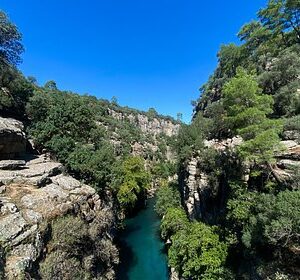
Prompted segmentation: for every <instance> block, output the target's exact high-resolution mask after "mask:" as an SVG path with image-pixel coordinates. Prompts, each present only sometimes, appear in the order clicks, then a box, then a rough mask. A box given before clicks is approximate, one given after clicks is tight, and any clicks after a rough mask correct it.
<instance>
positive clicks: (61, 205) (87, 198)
mask: <svg viewBox="0 0 300 280" xmlns="http://www.w3.org/2000/svg"><path fill="white" fill-rule="evenodd" d="M1 121H2V122H1V124H2V127H4V125H3V123H5V128H4V129H3V128H2V130H1V131H2V134H0V143H4V144H5V145H2V147H3V149H2V150H1V151H2V155H3V154H5V158H7V157H13V156H15V155H16V154H18V155H19V156H21V154H22V153H23V152H24V151H25V141H26V139H25V136H24V132H23V126H22V125H21V123H19V122H17V121H14V120H12V119H8V120H7V119H6V120H4V121H3V119H1ZM7 139H9V141H8V142H6V140H7ZM69 214H70V215H73V216H77V217H80V218H81V219H82V220H83V221H84V222H85V223H86V224H87V225H88V226H89V227H90V225H92V224H93V223H96V222H97V223H99V222H100V224H101V225H103V226H101V228H102V229H101V233H100V234H99V236H98V237H97V238H99V240H100V242H102V243H103V244H104V243H105V244H111V245H109V246H110V247H111V248H113V247H114V245H113V244H112V237H113V234H112V229H113V228H114V223H115V214H114V213H113V211H112V203H111V202H110V201H105V202H104V201H103V200H102V199H100V197H99V195H98V194H97V193H96V191H95V189H94V188H92V187H90V186H88V185H86V184H83V183H82V182H80V181H78V180H76V179H75V178H73V177H71V176H69V175H68V174H65V173H64V168H63V166H62V164H60V163H59V162H55V161H53V160H51V159H50V157H49V155H47V154H42V155H23V156H22V157H20V159H18V160H12V159H10V160H7V159H6V160H0V264H2V267H1V268H3V269H1V268H0V277H1V273H4V274H5V279H8V280H10V279H11V280H12V279H23V278H24V277H25V274H26V275H27V276H28V275H29V277H30V275H32V274H33V275H36V274H37V271H36V270H35V269H36V267H37V266H38V263H39V261H41V260H42V259H43V257H44V256H45V255H46V254H47V242H48V236H47V235H48V232H47V231H48V228H49V227H50V225H51V221H53V220H55V219H57V218H60V217H64V216H66V215H69ZM94 221H95V222H94ZM91 232H92V230H91ZM113 249H114V253H115V252H117V249H116V248H115V247H114V248H113ZM105 254H106V255H107V254H108V252H106V253H105ZM89 257H90V258H92V259H96V258H94V256H92V255H90V256H89ZM117 262H118V257H117V255H115V256H114V260H113V261H111V260H110V261H109V262H108V263H106V264H105V266H104V267H105V269H106V271H102V272H101V273H102V274H101V275H103V277H104V275H106V274H107V275H110V278H107V279H111V278H113V275H114V271H113V268H112V267H113V265H114V263H117ZM2 270H4V271H2ZM103 279H106V278H105V277H104V278H103Z"/></svg>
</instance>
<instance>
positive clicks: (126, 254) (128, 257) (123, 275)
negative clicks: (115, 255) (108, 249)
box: [116, 241, 137, 280]
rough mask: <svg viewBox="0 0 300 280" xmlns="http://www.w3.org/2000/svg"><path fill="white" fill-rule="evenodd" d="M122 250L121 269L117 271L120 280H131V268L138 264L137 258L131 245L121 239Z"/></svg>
mask: <svg viewBox="0 0 300 280" xmlns="http://www.w3.org/2000/svg"><path fill="white" fill-rule="evenodd" d="M119 246H120V248H122V249H121V251H120V260H121V263H120V265H119V269H118V271H117V275H116V276H117V279H118V280H130V278H129V274H128V273H129V269H130V267H132V266H135V265H136V264H137V258H136V257H135V255H134V254H133V251H132V249H131V247H130V246H128V245H127V244H126V242H125V241H119Z"/></svg>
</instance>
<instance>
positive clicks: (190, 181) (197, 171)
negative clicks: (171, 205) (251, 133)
mask: <svg viewBox="0 0 300 280" xmlns="http://www.w3.org/2000/svg"><path fill="white" fill-rule="evenodd" d="M241 143H242V139H241V138H240V137H235V138H232V139H227V140H223V141H218V140H210V141H205V142H204V145H205V146H206V147H207V148H213V149H215V150H217V151H218V152H219V153H223V154H225V155H230V154H231V153H232V151H233V150H234V149H235V147H236V146H238V145H240V144H241ZM200 162H201V155H200V154H198V153H195V155H194V156H193V157H192V158H190V160H189V161H188V162H187V163H186V166H185V170H184V172H183V176H182V177H183V178H182V180H181V189H182V194H183V200H184V205H185V207H186V210H187V213H188V215H189V217H190V218H191V219H198V220H206V221H207V222H211V221H212V220H213V219H214V216H217V215H216V213H215V209H214V207H216V208H218V207H217V206H218V204H219V202H216V200H218V193H220V192H222V186H221V185H220V186H218V188H217V190H215V189H213V187H212V185H211V183H210V180H209V175H210V174H208V173H207V172H206V171H204V170H202V168H201V165H200V164H199V163H200Z"/></svg>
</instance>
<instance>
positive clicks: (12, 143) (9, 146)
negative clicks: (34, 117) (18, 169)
mask: <svg viewBox="0 0 300 280" xmlns="http://www.w3.org/2000/svg"><path fill="white" fill-rule="evenodd" d="M25 151H26V138H25V133H24V127H23V124H22V123H21V122H19V121H17V120H14V119H10V118H2V117H0V159H11V158H14V157H16V156H19V155H22V154H24V153H25Z"/></svg>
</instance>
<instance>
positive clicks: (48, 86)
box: [44, 80, 57, 90]
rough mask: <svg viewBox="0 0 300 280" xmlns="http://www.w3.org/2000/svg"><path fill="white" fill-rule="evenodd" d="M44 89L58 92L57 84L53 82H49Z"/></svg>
mask: <svg viewBox="0 0 300 280" xmlns="http://www.w3.org/2000/svg"><path fill="white" fill-rule="evenodd" d="M44 88H45V89H49V90H57V85H56V82H55V81H53V80H51V81H48V82H46V83H45V85H44Z"/></svg>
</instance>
